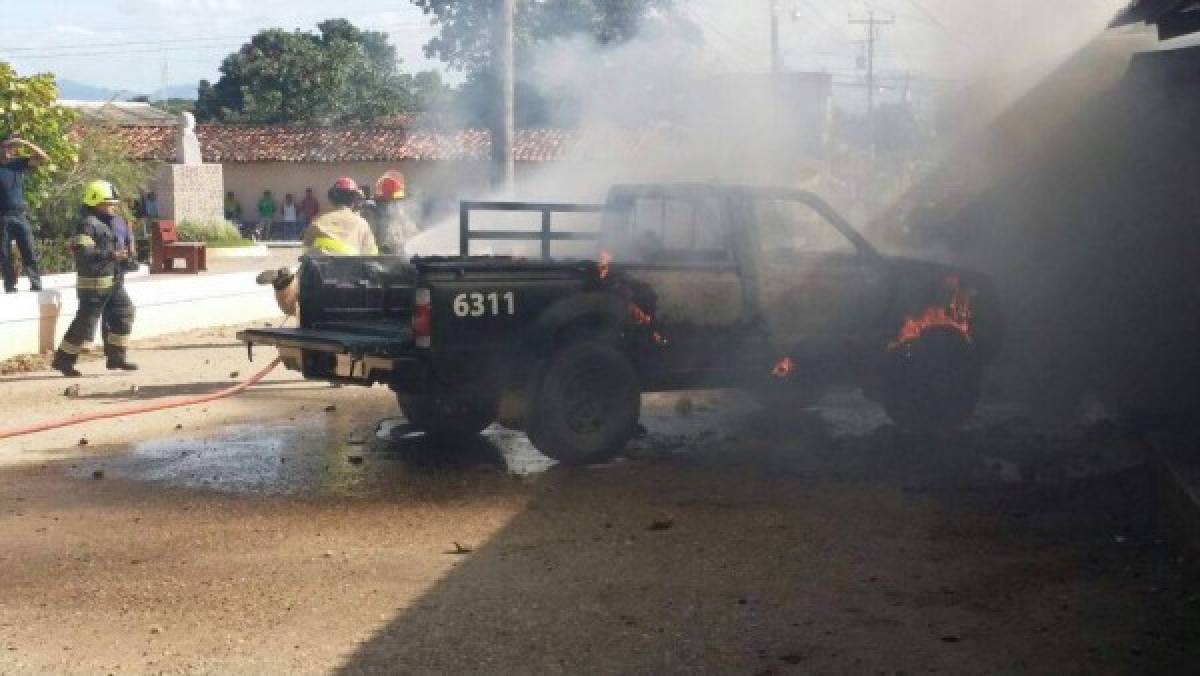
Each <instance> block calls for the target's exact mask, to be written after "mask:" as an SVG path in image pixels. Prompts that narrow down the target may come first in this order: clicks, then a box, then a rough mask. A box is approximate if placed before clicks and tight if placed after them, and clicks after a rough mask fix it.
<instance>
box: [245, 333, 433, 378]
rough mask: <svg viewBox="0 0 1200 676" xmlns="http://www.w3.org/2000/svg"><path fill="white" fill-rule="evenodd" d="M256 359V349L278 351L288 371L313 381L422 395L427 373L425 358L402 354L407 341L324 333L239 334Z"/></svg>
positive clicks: (354, 334)
mask: <svg viewBox="0 0 1200 676" xmlns="http://www.w3.org/2000/svg"><path fill="white" fill-rule="evenodd" d="M237 339H238V340H240V341H242V342H243V343H246V346H247V349H248V350H250V351H251V353H253V349H254V346H255V345H268V346H272V347H275V348H276V349H278V350H279V356H280V358H281V359H282V360H283V364H284V366H286V367H287V368H288V369H290V370H293V371H299V372H301V373H303V374H304V377H305V378H307V379H309V380H325V381H329V382H337V383H350V384H357V385H374V384H375V383H383V384H386V385H388V386H390V387H392V388H393V389H403V390H404V391H408V392H416V391H423V390H424V389H425V383H426V381H427V374H428V369H427V368H426V363H425V360H424V359H423V358H422V356H420V355H416V354H411V353H401V351H400V350H401V346H402V345H403V342H402V341H399V340H396V339H395V338H390V339H384V338H382V337H380V336H370V335H362V334H357V333H348V332H340V331H329V330H323V329H304V328H300V329H267V328H264V329H246V330H244V331H239V332H238V333H237Z"/></svg>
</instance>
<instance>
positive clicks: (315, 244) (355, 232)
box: [304, 207, 379, 256]
mask: <svg viewBox="0 0 1200 676" xmlns="http://www.w3.org/2000/svg"><path fill="white" fill-rule="evenodd" d="M304 250H305V252H306V253H308V254H309V255H318V256H320V255H326V256H375V255H378V254H379V247H377V246H376V245H375V235H373V234H372V233H371V226H369V225H367V222H366V221H365V220H364V219H363V217H362V216H359V215H358V214H356V213H354V210H353V209H351V208H350V207H341V208H339V209H334V210H333V211H330V212H328V213H325V214H322V215H321V216H319V217H317V219H316V220H315V221H313V222H312V224H311V225H309V226H308V228H306V229H305V230H304Z"/></svg>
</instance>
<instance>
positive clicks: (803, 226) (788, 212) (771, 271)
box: [747, 195, 869, 359]
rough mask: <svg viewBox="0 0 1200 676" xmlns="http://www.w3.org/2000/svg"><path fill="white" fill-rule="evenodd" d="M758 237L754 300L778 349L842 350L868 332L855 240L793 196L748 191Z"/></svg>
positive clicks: (814, 353) (816, 355)
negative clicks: (756, 193) (750, 194)
mask: <svg viewBox="0 0 1200 676" xmlns="http://www.w3.org/2000/svg"><path fill="white" fill-rule="evenodd" d="M747 208H748V210H749V213H748V214H747V216H748V217H749V219H750V222H751V223H752V228H751V230H752V231H753V233H754V235H755V239H756V240H757V246H756V247H755V248H756V258H757V264H756V270H755V272H756V278H757V285H756V286H757V290H756V294H755V295H756V296H757V298H756V305H757V311H758V315H759V317H760V318H761V320H762V321H763V323H764V325H765V326H766V328H767V331H768V334H769V339H770V341H771V343H772V344H773V346H774V347H775V349H777V350H779V351H780V352H781V353H782V354H789V355H792V356H795V357H797V358H800V357H804V358H808V359H820V358H824V357H826V356H830V355H836V354H840V353H844V351H845V350H846V349H847V348H849V347H850V346H851V345H853V343H854V342H855V341H856V340H857V339H859V338H860V337H861V336H862V335H864V332H865V331H867V329H868V321H867V308H866V307H865V299H864V293H865V284H866V280H867V273H868V270H869V264H868V261H867V260H866V259H865V258H864V256H863V255H862V252H860V251H859V249H858V247H857V245H856V244H855V243H854V242H852V241H851V240H850V239H849V238H848V237H847V236H845V235H844V234H842V232H840V231H839V230H838V229H837V228H835V227H834V226H833V225H832V224H831V223H830V222H829V221H827V220H826V219H825V218H824V217H823V216H822V215H821V214H820V213H818V212H817V211H816V210H815V209H813V208H812V207H811V206H809V205H808V204H807V203H806V202H804V201H803V200H801V199H798V198H792V197H786V196H772V195H754V196H751V197H750V199H749V201H748V204H747Z"/></svg>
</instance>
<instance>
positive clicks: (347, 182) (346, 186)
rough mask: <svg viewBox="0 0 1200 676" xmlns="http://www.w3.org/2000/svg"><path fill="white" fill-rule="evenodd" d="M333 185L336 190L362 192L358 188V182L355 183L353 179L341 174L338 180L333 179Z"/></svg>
mask: <svg viewBox="0 0 1200 676" xmlns="http://www.w3.org/2000/svg"><path fill="white" fill-rule="evenodd" d="M333 187H334V188H337V189H338V190H345V191H347V192H356V193H359V194H361V193H362V190H359V188H358V183H356V182H355V181H354V179H352V178H350V177H348V176H343V177H341V178H339V179H338V180H336V181H334V182H333Z"/></svg>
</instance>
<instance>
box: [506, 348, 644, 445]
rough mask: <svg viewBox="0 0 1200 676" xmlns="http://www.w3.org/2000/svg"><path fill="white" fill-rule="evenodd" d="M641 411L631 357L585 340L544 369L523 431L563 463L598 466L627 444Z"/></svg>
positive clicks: (632, 434)
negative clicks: (597, 463) (525, 429)
mask: <svg viewBox="0 0 1200 676" xmlns="http://www.w3.org/2000/svg"><path fill="white" fill-rule="evenodd" d="M641 410H642V396H641V389H640V386H639V382H638V377H637V372H635V371H634V369H633V365H632V364H631V363H630V362H629V359H628V358H627V357H626V356H625V355H624V354H622V353H621V352H620V351H619V350H617V349H616V348H614V347H612V346H610V345H608V344H607V343H603V342H600V341H595V340H585V341H581V342H576V343H571V344H569V345H567V346H566V347H563V348H561V349H559V350H558V352H556V353H555V354H554V356H553V357H552V358H551V359H550V362H549V363H548V364H547V365H546V367H545V370H544V371H543V373H542V377H541V381H540V383H539V385H538V388H537V393H536V395H535V397H534V403H533V408H532V411H531V415H530V417H529V422H528V425H527V431H526V433H527V434H528V435H529V440H530V441H531V442H532V443H533V445H534V447H536V448H537V449H538V450H539V451H541V452H542V453H543V454H545V455H546V456H547V457H549V458H552V459H554V460H557V461H559V462H561V463H563V464H565V465H586V464H590V463H596V462H602V461H604V460H607V459H609V458H611V457H613V456H615V455H617V454H618V453H620V452H621V450H622V449H624V448H625V445H626V444H627V443H629V440H630V439H631V438H632V437H633V436H634V434H635V433H636V431H637V424H638V418H639V417H640V416H641Z"/></svg>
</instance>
